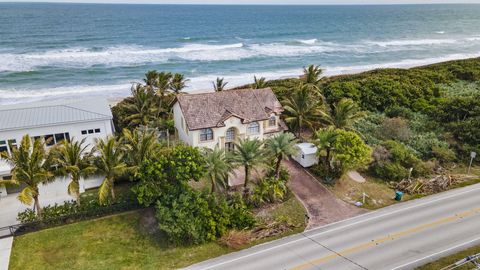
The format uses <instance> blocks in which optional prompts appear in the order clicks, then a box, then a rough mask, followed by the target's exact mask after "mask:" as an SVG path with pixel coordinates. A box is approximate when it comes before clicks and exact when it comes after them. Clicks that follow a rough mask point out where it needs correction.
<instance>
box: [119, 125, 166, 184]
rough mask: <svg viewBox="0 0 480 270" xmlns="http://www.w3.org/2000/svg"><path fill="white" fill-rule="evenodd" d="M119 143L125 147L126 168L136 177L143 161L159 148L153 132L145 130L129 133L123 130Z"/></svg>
mask: <svg viewBox="0 0 480 270" xmlns="http://www.w3.org/2000/svg"><path fill="white" fill-rule="evenodd" d="M121 143H123V145H124V146H125V149H126V150H127V151H126V163H127V165H128V168H129V169H130V170H131V171H132V172H133V175H134V176H137V174H138V169H139V168H140V166H141V165H142V163H143V162H144V161H145V160H148V159H150V158H151V157H153V156H154V155H155V154H156V153H157V151H158V150H159V148H160V145H159V144H158V143H157V134H156V132H155V131H149V130H147V129H146V128H141V129H135V130H134V131H130V130H128V129H123V131H122V138H121Z"/></svg>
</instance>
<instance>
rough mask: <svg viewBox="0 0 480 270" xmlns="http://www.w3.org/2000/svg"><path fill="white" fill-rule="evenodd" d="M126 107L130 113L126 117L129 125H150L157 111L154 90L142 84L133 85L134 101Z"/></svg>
mask: <svg viewBox="0 0 480 270" xmlns="http://www.w3.org/2000/svg"><path fill="white" fill-rule="evenodd" d="M125 109H126V111H127V112H128V114H129V116H128V117H127V118H126V119H125V120H126V121H127V122H128V125H129V126H131V127H137V126H148V125H149V124H150V122H151V121H152V120H154V119H155V116H156V111H157V107H156V106H155V98H154V94H153V91H151V90H150V89H148V88H146V87H144V86H142V85H134V86H132V103H128V104H126V105H125Z"/></svg>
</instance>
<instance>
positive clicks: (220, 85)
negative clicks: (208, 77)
mask: <svg viewBox="0 0 480 270" xmlns="http://www.w3.org/2000/svg"><path fill="white" fill-rule="evenodd" d="M223 80H224V79H223V78H217V81H215V82H212V84H213V90H215V92H220V91H223V90H225V86H227V84H228V82H223Z"/></svg>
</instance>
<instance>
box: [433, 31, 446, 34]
mask: <svg viewBox="0 0 480 270" xmlns="http://www.w3.org/2000/svg"><path fill="white" fill-rule="evenodd" d="M435 33H436V34H440V35H443V34H445V31H437V32H435Z"/></svg>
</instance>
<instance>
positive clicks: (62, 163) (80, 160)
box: [53, 139, 95, 205]
mask: <svg viewBox="0 0 480 270" xmlns="http://www.w3.org/2000/svg"><path fill="white" fill-rule="evenodd" d="M87 147H88V146H87V145H85V139H82V140H81V141H72V142H69V141H67V140H64V141H62V142H61V143H60V144H59V145H58V146H56V147H55V148H53V156H54V164H55V165H57V166H58V171H57V172H58V173H59V174H61V175H65V176H68V177H70V183H69V184H68V194H69V195H71V196H74V197H75V200H76V202H77V205H80V204H81V203H80V179H81V178H82V177H86V176H88V175H89V174H92V173H94V172H95V167H93V166H92V165H91V164H90V155H89V153H88V152H87Z"/></svg>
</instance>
